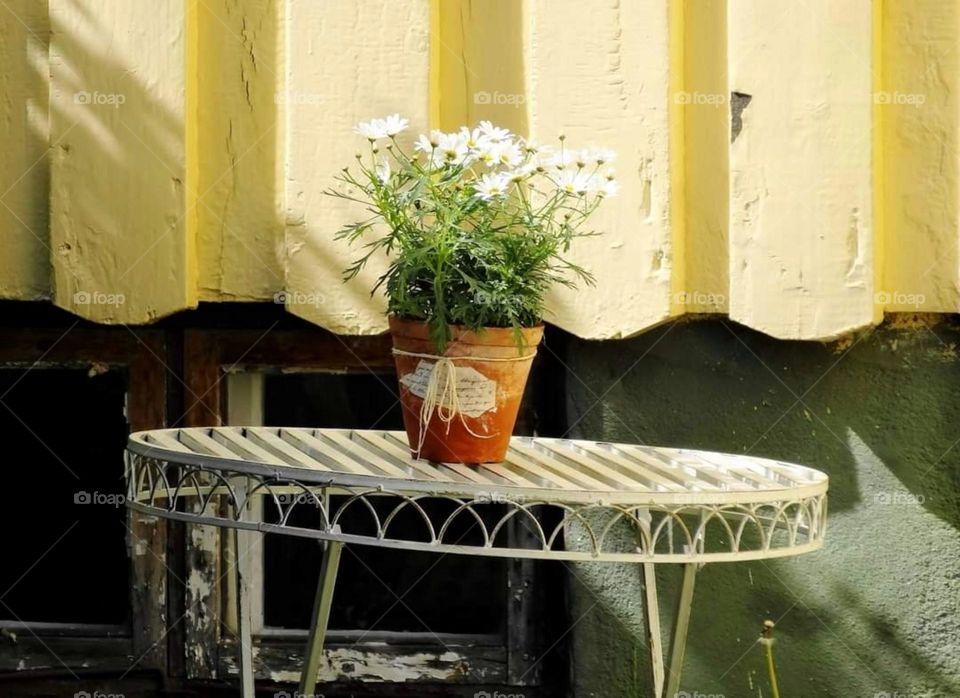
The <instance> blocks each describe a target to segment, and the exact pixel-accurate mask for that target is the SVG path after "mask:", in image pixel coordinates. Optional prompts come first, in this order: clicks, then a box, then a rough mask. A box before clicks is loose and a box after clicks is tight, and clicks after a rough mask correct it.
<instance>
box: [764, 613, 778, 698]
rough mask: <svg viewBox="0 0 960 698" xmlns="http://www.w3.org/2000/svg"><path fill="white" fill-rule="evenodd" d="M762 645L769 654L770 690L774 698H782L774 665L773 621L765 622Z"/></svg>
mask: <svg viewBox="0 0 960 698" xmlns="http://www.w3.org/2000/svg"><path fill="white" fill-rule="evenodd" d="M760 643H761V644H762V645H763V646H764V648H765V650H766V654H767V671H768V672H769V673H770V690H771V691H773V698H780V687H779V686H778V685H777V668H776V666H775V665H774V663H773V621H772V620H767V621H764V623H763V631H762V632H761V634H760Z"/></svg>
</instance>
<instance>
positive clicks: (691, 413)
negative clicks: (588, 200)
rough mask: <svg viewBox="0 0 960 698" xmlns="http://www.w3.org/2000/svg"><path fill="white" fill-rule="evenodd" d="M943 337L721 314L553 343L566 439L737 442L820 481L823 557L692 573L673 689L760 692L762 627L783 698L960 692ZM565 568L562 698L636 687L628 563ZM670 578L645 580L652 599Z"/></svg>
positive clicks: (939, 330)
mask: <svg viewBox="0 0 960 698" xmlns="http://www.w3.org/2000/svg"><path fill="white" fill-rule="evenodd" d="M958 343H960V328H958V327H956V326H953V327H950V326H947V325H937V326H934V327H932V328H928V327H926V326H922V325H918V326H916V327H912V328H904V329H895V328H890V327H883V328H881V329H878V330H875V331H872V332H871V333H869V334H866V335H864V336H862V337H860V338H859V339H856V340H855V341H854V340H846V341H844V342H840V343H835V344H829V345H822V344H811V343H801V342H784V341H777V340H773V339H770V338H768V337H765V336H763V335H761V334H759V333H756V332H753V331H750V330H747V329H745V328H742V327H740V326H737V325H734V324H732V323H728V322H721V321H704V322H697V323H683V322H681V323H679V324H671V325H668V326H666V327H664V328H660V329H657V330H655V331H653V332H650V333H648V334H646V335H644V336H643V337H640V338H637V339H633V340H629V341H627V342H625V343H624V342H618V343H594V342H582V341H574V342H573V343H572V345H571V346H570V347H569V351H568V355H567V357H566V361H567V362H568V365H569V366H570V369H571V373H570V375H569V376H568V377H567V390H568V394H569V400H568V417H569V421H570V424H571V425H572V426H573V431H572V432H571V435H572V436H577V437H588V438H603V439H610V440H626V441H641V442H647V443H660V444H671V445H683V446H692V447H699V448H707V449H715V450H723V451H731V452H745V451H746V452H750V453H753V454H756V455H767V456H774V457H777V458H782V459H785V460H790V461H795V462H799V463H806V464H810V465H812V466H815V467H817V468H820V469H822V470H824V471H826V472H827V473H828V474H829V475H830V478H831V488H830V512H831V513H830V519H829V524H828V525H829V530H828V534H827V546H826V548H825V549H824V550H822V551H820V552H817V553H814V554H811V555H807V556H803V557H798V558H794V559H789V560H782V561H771V562H766V563H764V562H757V563H744V564H730V565H719V564H718V565H713V566H708V567H706V568H705V569H704V570H703V571H702V572H701V574H700V576H699V578H698V587H697V591H696V597H695V605H694V616H693V623H692V626H691V630H690V640H689V644H688V653H687V663H686V667H685V674H684V680H683V681H682V684H681V689H682V690H686V691H688V692H691V693H692V692H693V691H699V692H701V693H706V694H710V693H720V694H723V695H726V696H737V697H738V698H739V697H740V696H758V695H763V696H769V695H770V692H769V688H768V685H767V679H766V672H765V668H764V665H763V655H762V654H761V653H760V650H759V648H758V647H757V646H755V645H753V643H754V641H755V639H756V638H757V636H758V634H759V629H760V626H761V623H762V622H763V621H764V620H765V619H767V618H771V619H773V620H776V621H778V627H777V631H776V632H777V637H778V641H777V645H776V653H777V660H778V673H779V675H780V686H781V692H782V694H783V695H785V696H792V697H794V698H803V697H809V696H823V697H827V696H841V695H850V696H874V695H876V694H878V693H880V692H887V693H889V694H890V695H894V694H895V693H896V692H900V693H902V694H905V695H929V696H942V697H948V696H956V695H960V626H958V624H957V622H956V620H957V618H960V562H958V561H960V534H958V528H960V452H958V450H957V448H955V447H954V446H955V442H956V439H957V436H958V433H957V428H956V425H957V424H958V423H960V400H958V399H957V397H956V386H957V385H958V384H960V383H958V382H960V358H958V356H957V354H956V346H957V345H958ZM798 398H802V401H801V402H798ZM574 572H575V574H573V575H571V577H570V580H571V581H570V586H571V596H572V600H573V602H572V606H571V610H570V613H571V619H572V620H573V619H579V622H578V623H577V624H576V626H575V628H574V630H573V633H572V635H573V641H572V645H573V649H572V651H573V658H572V659H573V664H574V674H575V689H576V690H575V695H576V696H627V695H636V693H631V691H635V690H636V689H637V686H638V684H640V685H642V682H643V677H644V673H643V672H644V668H643V665H642V663H640V664H638V662H643V661H645V655H644V654H643V653H644V652H645V650H644V647H643V644H642V643H643V642H644V640H643V638H644V634H643V632H642V629H641V615H640V610H639V599H640V594H641V589H640V585H639V579H638V576H637V570H636V569H635V568H633V567H629V566H620V565H609V566H601V565H578V566H575V567H574ZM678 583H679V577H678V571H677V570H671V569H670V568H664V569H663V570H661V574H660V576H659V584H660V588H661V590H662V591H661V593H665V592H666V593H668V594H669V590H675V589H676V587H677V585H678ZM598 601H599V603H598V604H597V605H596V606H595V605H594V604H595V603H596V602H598ZM663 608H664V610H665V611H667V610H669V609H670V608H672V604H671V600H670V599H669V598H668V599H666V600H665V602H664V606H663Z"/></svg>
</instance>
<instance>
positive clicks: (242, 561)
mask: <svg viewBox="0 0 960 698" xmlns="http://www.w3.org/2000/svg"><path fill="white" fill-rule="evenodd" d="M234 533H235V534H236V537H235V538H234V555H235V558H234V561H233V564H234V570H235V571H236V574H237V645H238V650H239V652H240V695H241V696H242V698H256V688H255V686H254V673H253V633H252V631H251V625H250V623H251V618H250V559H249V553H250V549H251V548H252V547H253V546H254V545H256V536H257V535H259V534H257V533H253V532H251V531H242V530H236V531H234Z"/></svg>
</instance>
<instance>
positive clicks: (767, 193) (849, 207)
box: [728, 0, 874, 339]
mask: <svg viewBox="0 0 960 698" xmlns="http://www.w3.org/2000/svg"><path fill="white" fill-rule="evenodd" d="M728 12H729V14H728V18H729V40H728V46H729V53H728V57H729V58H728V60H729V82H730V89H731V91H733V92H737V93H741V94H743V95H749V98H750V101H749V104H748V105H747V106H746V107H745V108H744V109H743V111H742V113H741V122H742V123H741V126H740V132H739V135H738V136H737V137H736V139H735V140H734V142H733V143H732V144H731V146H730V190H731V191H730V296H731V298H730V316H731V318H732V319H734V320H736V321H738V322H742V323H744V324H745V325H749V326H750V327H753V328H755V329H758V330H761V331H762V332H765V333H767V334H770V335H773V336H775V337H781V338H790V339H813V338H818V339H819V338H828V337H834V336H837V335H840V334H842V333H844V332H848V331H850V330H853V329H856V328H858V327H863V326H866V325H869V324H870V323H871V322H872V320H873V288H874V269H873V264H874V249H873V222H872V211H871V207H872V204H871V202H872V187H871V184H872V167H871V126H872V121H871V116H872V107H873V99H872V94H871V90H872V82H871V80H872V75H871V58H872V57H871V33H872V18H871V3H869V2H837V1H836V0H806V1H805V2H802V3H799V2H797V3H793V2H767V1H765V0H732V1H731V2H730V5H729V8H728ZM734 128H735V129H736V128H737V125H736V124H734Z"/></svg>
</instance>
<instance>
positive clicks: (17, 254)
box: [0, 0, 50, 300]
mask: <svg viewBox="0 0 960 698" xmlns="http://www.w3.org/2000/svg"><path fill="white" fill-rule="evenodd" d="M49 42H50V23H49V18H48V14H47V3H46V2H45V0H7V1H6V2H5V3H4V6H3V7H2V8H0V65H2V66H3V68H2V70H0V95H2V99H0V250H3V252H2V253H0V298H15V299H22V300H27V299H36V298H46V297H48V296H49V294H50V261H49V260H50V252H49V243H50V233H49V231H48V210H49V209H48V200H49V196H50V169H49V161H48V159H47V147H48V145H49V139H50V131H49V115H48V111H47V109H48V93H49V87H50V83H49V80H48V77H47V76H48V74H49V64H48V59H47V50H48V46H49Z"/></svg>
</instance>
